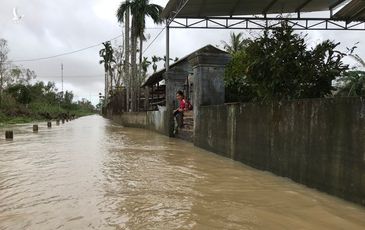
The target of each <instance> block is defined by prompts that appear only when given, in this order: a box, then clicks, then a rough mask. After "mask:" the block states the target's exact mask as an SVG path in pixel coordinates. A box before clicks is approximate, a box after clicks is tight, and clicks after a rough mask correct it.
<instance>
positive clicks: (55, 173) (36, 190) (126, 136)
mask: <svg viewBox="0 0 365 230" xmlns="http://www.w3.org/2000/svg"><path fill="white" fill-rule="evenodd" d="M13 129H14V130H15V140H14V141H5V140H4V139H3V135H2V134H3V133H4V130H0V132H1V133H0V134H1V135H2V136H1V139H0V229H1V230H2V229H37V230H38V229H364V228H365V209H364V208H362V207H360V206H356V205H354V204H351V203H348V202H345V201H342V200H340V199H337V198H334V197H331V196H328V195H325V194H323V193H319V192H316V191H314V190H311V189H308V188H305V187H304V186H301V185H298V184H295V183H292V182H291V181H289V180H287V179H284V178H280V177H276V176H273V175H271V174H269V173H266V172H261V171H257V170H253V169H251V168H249V167H246V166H244V165H242V164H240V163H236V162H232V161H230V160H228V159H225V158H222V157H219V156H216V155H214V154H211V153H209V152H206V151H203V150H201V149H198V148H196V147H194V146H192V145H191V144H189V143H186V142H183V141H179V140H175V139H169V138H167V137H164V136H161V135H158V134H156V133H153V132H149V131H146V130H141V129H127V128H122V127H119V126H115V125H113V124H111V123H110V122H109V121H107V120H105V119H103V118H101V117H99V116H91V117H85V118H81V119H78V120H76V121H73V122H71V123H67V124H65V125H61V126H54V127H53V128H52V129H47V128H46V127H45V125H44V126H40V131H39V133H38V134H33V133H32V132H31V130H32V127H31V125H21V126H15V127H13Z"/></svg>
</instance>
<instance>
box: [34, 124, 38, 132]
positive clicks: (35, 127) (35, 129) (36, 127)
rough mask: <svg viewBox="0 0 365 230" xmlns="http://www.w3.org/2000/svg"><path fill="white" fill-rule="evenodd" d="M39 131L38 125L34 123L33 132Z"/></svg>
mask: <svg viewBox="0 0 365 230" xmlns="http://www.w3.org/2000/svg"><path fill="white" fill-rule="evenodd" d="M37 132H38V125H33V133H37Z"/></svg>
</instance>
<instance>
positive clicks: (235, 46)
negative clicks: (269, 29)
mask: <svg viewBox="0 0 365 230" xmlns="http://www.w3.org/2000/svg"><path fill="white" fill-rule="evenodd" d="M249 42H250V39H245V38H243V33H238V34H236V33H234V32H233V33H231V38H230V41H229V43H227V42H225V41H222V43H223V48H224V49H225V50H226V51H227V52H228V53H230V54H232V55H233V54H235V53H237V52H238V51H240V50H243V49H244V48H246V47H247V45H248V44H249Z"/></svg>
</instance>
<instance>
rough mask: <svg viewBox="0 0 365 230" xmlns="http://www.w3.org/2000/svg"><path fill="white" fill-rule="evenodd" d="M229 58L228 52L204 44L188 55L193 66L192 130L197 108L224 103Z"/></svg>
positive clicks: (197, 117)
mask: <svg viewBox="0 0 365 230" xmlns="http://www.w3.org/2000/svg"><path fill="white" fill-rule="evenodd" d="M230 60H231V57H230V55H229V54H228V53H226V52H224V51H222V50H219V49H217V48H215V47H213V46H206V47H204V48H203V49H200V50H199V51H197V52H195V53H193V54H192V55H191V56H190V57H189V63H190V65H191V66H192V68H193V78H194V85H193V101H194V104H193V106H194V132H195V128H196V127H197V124H198V122H199V119H204V118H200V117H199V108H200V107H201V106H205V105H219V104H224V99H225V86H224V71H225V66H226V65H227V64H228V62H229V61H230Z"/></svg>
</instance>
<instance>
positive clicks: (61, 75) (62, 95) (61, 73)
mask: <svg viewBox="0 0 365 230" xmlns="http://www.w3.org/2000/svg"><path fill="white" fill-rule="evenodd" d="M61 84H62V99H63V94H64V93H63V63H61Z"/></svg>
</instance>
